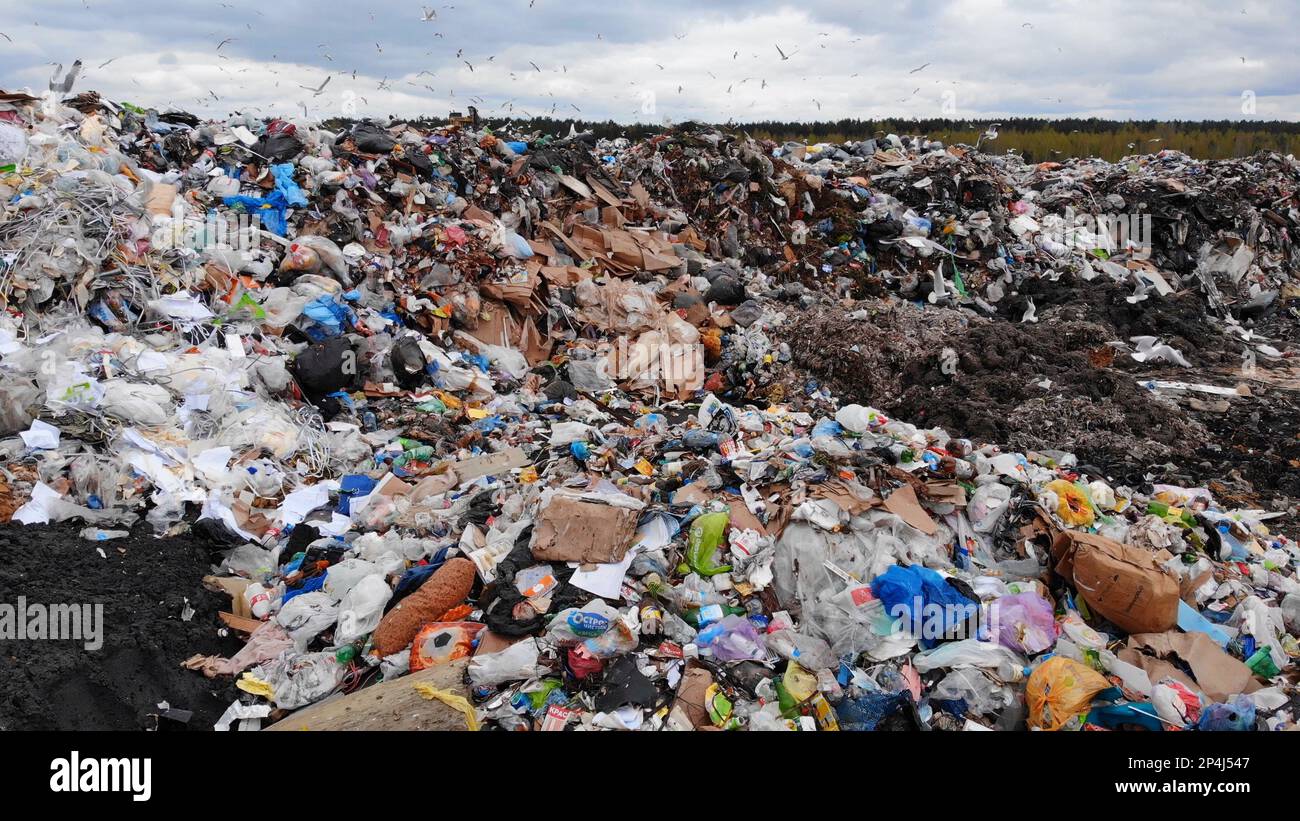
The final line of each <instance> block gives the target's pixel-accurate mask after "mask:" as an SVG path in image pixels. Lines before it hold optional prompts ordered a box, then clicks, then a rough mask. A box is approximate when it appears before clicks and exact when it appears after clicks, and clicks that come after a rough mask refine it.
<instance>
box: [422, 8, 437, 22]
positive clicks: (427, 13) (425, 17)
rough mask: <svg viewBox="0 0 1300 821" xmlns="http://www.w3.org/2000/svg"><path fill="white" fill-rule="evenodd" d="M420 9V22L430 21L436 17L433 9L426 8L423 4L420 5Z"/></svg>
mask: <svg viewBox="0 0 1300 821" xmlns="http://www.w3.org/2000/svg"><path fill="white" fill-rule="evenodd" d="M420 11H421V14H420V22H422V23H432V22H433V21H434V20H437V19H438V12H436V11H434V10H433V9H428V8H425V7H424V6H420Z"/></svg>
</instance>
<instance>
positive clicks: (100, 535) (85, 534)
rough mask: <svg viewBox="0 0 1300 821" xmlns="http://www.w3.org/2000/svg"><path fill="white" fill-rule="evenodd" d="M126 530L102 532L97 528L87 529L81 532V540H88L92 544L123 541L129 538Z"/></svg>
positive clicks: (128, 532) (129, 533)
mask: <svg viewBox="0 0 1300 821" xmlns="http://www.w3.org/2000/svg"><path fill="white" fill-rule="evenodd" d="M130 535H131V532H130V531H128V530H103V529H101V528H98V527H87V528H83V529H82V531H81V538H83V539H89V540H90V541H92V542H106V541H108V540H109V539H125V538H126V537H127V536H130Z"/></svg>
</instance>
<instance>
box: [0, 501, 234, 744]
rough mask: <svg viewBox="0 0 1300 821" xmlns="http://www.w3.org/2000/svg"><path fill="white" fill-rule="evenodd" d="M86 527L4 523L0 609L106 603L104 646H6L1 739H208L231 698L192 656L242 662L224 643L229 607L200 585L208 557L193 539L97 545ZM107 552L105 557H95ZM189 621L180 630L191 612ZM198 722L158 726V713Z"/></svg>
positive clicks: (136, 536)
mask: <svg viewBox="0 0 1300 821" xmlns="http://www.w3.org/2000/svg"><path fill="white" fill-rule="evenodd" d="M83 527H84V524H83V523H63V524H56V525H47V526H35V527H24V526H22V525H19V524H17V523H8V524H3V525H0V603H4V604H9V605H14V604H16V603H17V599H18V597H19V596H23V597H25V598H26V601H27V602H28V603H40V604H51V603H69V604H71V603H78V604H80V603H96V602H98V603H102V604H103V605H104V616H103V633H102V635H103V646H102V647H101V648H99V649H98V650H93V651H91V650H86V649H85V648H84V646H83V644H84V643H83V642H81V641H52V640H23V641H19V640H9V641H3V640H0V658H3V665H4V674H3V675H0V729H4V730H72V729H77V730H138V729H144V730H153V729H158V730H167V731H171V730H184V729H192V730H208V729H211V727H212V725H213V723H214V722H215V721H216V719H217V718H218V717H220V715H221V714H222V712H224V711H225V709H226V707H227V706H228V705H229V704H230V702H231V701H233V700H234V699H235V696H236V694H237V691H236V690H235V688H234V686H233V684H232V682H231V680H230V679H228V678H227V679H224V680H217V681H214V680H209V679H206V678H204V677H203V676H201V675H198V674H196V673H194V672H191V671H189V670H186V669H184V668H182V667H181V666H180V665H181V662H182V661H184V660H185V659H186V658H188V657H190V656H192V655H194V654H195V653H205V654H206V653H220V654H222V655H229V654H231V653H234V652H236V651H237V650H238V649H239V647H240V646H241V644H242V642H240V641H238V640H236V639H234V638H222V637H221V636H220V635H218V630H219V629H220V628H221V624H220V622H219V621H218V619H217V613H218V612H219V611H220V610H223V609H228V604H229V599H228V597H225V596H220V595H217V594H215V593H211V592H209V591H207V590H205V589H204V588H203V587H202V584H201V579H202V578H203V576H204V575H205V574H206V573H207V572H208V568H209V566H210V563H211V562H210V559H211V555H210V553H209V551H208V550H207V548H206V547H205V546H204V545H203V544H202V543H201V542H199V541H197V540H196V539H195V538H193V537H185V538H175V539H171V538H168V539H155V538H154V537H153V536H152V534H151V533H150V532H148V530H147V529H143V530H137V531H135V532H134V533H133V535H132V536H131V537H129V538H124V539H117V540H113V541H105V542H90V541H87V540H85V539H82V538H81V537H80V536H79V535H78V533H79V531H80V530H81V529H82V528H83ZM97 547H99V548H101V549H103V551H104V554H105V556H106V557H107V558H103V557H101V556H100V555H99V553H97V552H96V548H97ZM187 600H188V604H189V606H190V607H192V608H193V609H194V614H193V616H192V617H191V618H190V619H189V620H188V621H184V620H182V612H183V611H184V609H185V606H186V603H187ZM164 701H165V702H167V703H168V704H169V705H170V706H171V707H173V708H176V709H181V710H189V711H192V712H193V714H194V715H193V717H192V718H191V719H190V721H189V722H188V724H186V723H181V722H178V721H174V720H171V719H159V718H157V717H156V714H157V713H158V712H159V710H158V704H159V703H160V702H164Z"/></svg>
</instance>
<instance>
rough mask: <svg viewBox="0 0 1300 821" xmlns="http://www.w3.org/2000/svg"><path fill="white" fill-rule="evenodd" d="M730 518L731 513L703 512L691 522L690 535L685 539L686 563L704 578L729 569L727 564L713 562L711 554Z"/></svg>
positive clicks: (715, 549)
mask: <svg viewBox="0 0 1300 821" xmlns="http://www.w3.org/2000/svg"><path fill="white" fill-rule="evenodd" d="M730 519H731V514H729V513H727V512H726V511H720V512H718V513H705V514H704V515H703V516H700V517H698V518H696V520H695V521H694V522H691V532H690V536H689V538H688V539H687V541H686V565H687V567H688V568H689V569H690V570H692V571H694V572H696V573H698V574H699V575H701V576H703V577H705V578H708V577H709V576H716V575H718V574H719V573H726V572H728V571H730V570H731V565H729V564H718V565H715V564H714V563H713V554H714V553H716V552H717V550H718V545H720V544H721V543H722V537H723V535H724V534H725V533H726V532H727V523H728V521H730Z"/></svg>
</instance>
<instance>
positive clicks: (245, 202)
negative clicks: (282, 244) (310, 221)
mask: <svg viewBox="0 0 1300 821" xmlns="http://www.w3.org/2000/svg"><path fill="white" fill-rule="evenodd" d="M221 201H222V202H223V203H225V204H226V205H228V206H233V205H240V206H243V208H244V210H245V211H247V212H248V213H249V214H255V215H257V218H258V220H259V221H260V222H261V223H262V224H263V225H265V226H266V230H268V231H270V232H271V233H272V234H275V235H276V236H279V237H282V236H284V235H285V232H287V231H288V230H289V225H288V223H287V222H286V220H285V216H284V211H285V209H286V208H287V207H288V202H287V201H286V200H285V198H284V194H282V193H280V192H279V191H272V192H271V193H270V194H268V195H267V196H266V197H265V198H263V197H245V196H242V195H241V196H237V197H222V198H221Z"/></svg>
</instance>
